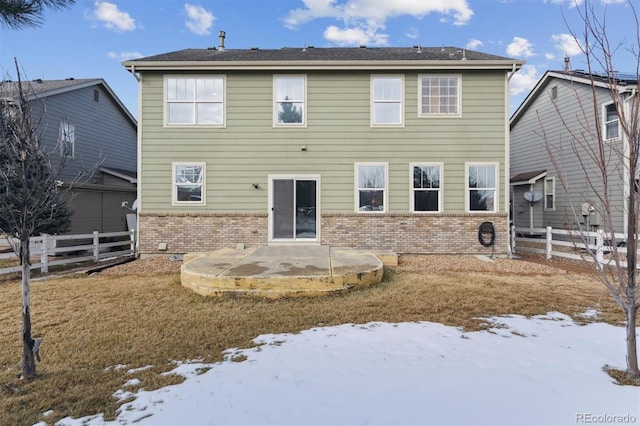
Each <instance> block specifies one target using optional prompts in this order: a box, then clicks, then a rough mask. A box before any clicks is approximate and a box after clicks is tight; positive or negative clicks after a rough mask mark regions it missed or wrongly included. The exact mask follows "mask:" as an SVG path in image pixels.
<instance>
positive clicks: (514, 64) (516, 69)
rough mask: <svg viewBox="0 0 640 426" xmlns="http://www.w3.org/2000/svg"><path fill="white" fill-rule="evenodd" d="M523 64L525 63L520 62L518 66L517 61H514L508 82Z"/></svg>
mask: <svg viewBox="0 0 640 426" xmlns="http://www.w3.org/2000/svg"><path fill="white" fill-rule="evenodd" d="M522 65H523V64H520V66H519V67H517V68H516V66H517V65H516V63H515V62H514V63H513V64H512V67H511V72H510V73H509V76H508V77H507V81H508V82H509V81H511V77H513V75H514V74H515V73H516V71H518V70H519V69H520V68H522Z"/></svg>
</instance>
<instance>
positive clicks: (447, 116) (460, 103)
mask: <svg viewBox="0 0 640 426" xmlns="http://www.w3.org/2000/svg"><path fill="white" fill-rule="evenodd" d="M423 77H448V78H451V77H455V78H457V79H458V112H457V114H423V113H422V78H423ZM418 117H419V118H460V117H462V74H419V75H418Z"/></svg>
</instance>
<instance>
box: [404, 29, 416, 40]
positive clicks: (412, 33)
mask: <svg viewBox="0 0 640 426" xmlns="http://www.w3.org/2000/svg"><path fill="white" fill-rule="evenodd" d="M419 33H420V32H419V31H418V29H417V28H415V27H411V28H409V29H408V30H407V32H406V33H404V35H405V36H406V37H407V38H411V39H416V38H418V35H419Z"/></svg>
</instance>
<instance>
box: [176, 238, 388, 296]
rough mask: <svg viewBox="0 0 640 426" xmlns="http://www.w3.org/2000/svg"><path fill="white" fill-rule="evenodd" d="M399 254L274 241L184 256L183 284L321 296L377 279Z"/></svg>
mask: <svg viewBox="0 0 640 426" xmlns="http://www.w3.org/2000/svg"><path fill="white" fill-rule="evenodd" d="M394 256H395V255H388V254H387V255H381V256H379V255H376V254H374V253H373V252H371V251H363V250H354V249H348V248H336V247H329V246H292V245H272V246H265V247H256V248H249V249H246V250H242V249H237V250H236V249H222V250H216V251H212V252H208V253H189V254H186V255H185V256H184V261H183V265H182V267H181V272H180V277H181V282H182V285H183V286H185V287H187V288H190V289H191V290H193V291H195V292H196V293H199V294H201V295H204V296H222V295H225V294H233V295H247V296H259V297H268V298H279V297H284V296H320V295H326V294H331V293H335V292H341V291H346V290H349V289H352V288H358V287H365V286H370V285H373V284H377V283H379V282H380V281H381V280H382V274H383V260H382V259H385V262H389V263H391V264H392V263H393V262H394Z"/></svg>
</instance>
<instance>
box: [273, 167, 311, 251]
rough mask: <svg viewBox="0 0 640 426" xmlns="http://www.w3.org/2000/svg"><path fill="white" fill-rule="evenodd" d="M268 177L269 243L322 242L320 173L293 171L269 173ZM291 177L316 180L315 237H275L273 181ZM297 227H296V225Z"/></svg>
mask: <svg viewBox="0 0 640 426" xmlns="http://www.w3.org/2000/svg"><path fill="white" fill-rule="evenodd" d="M267 179H268V180H269V196H268V201H267V203H268V205H267V212H268V220H267V222H268V231H267V233H268V235H267V241H268V243H269V244H314V245H315V244H320V175H319V174H302V173H292V174H277V175H267ZM287 179H291V180H293V181H294V188H295V181H297V180H314V181H316V237H315V238H296V237H295V235H294V237H293V238H273V220H274V216H273V199H274V197H273V189H274V188H273V187H274V185H273V181H274V180H287ZM294 229H295V227H294Z"/></svg>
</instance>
